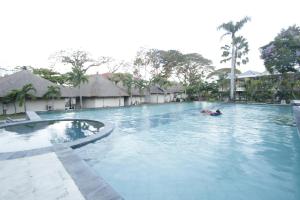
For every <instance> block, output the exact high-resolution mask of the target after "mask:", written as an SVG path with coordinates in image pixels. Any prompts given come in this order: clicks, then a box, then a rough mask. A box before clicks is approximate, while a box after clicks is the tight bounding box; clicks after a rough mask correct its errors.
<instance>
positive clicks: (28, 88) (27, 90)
mask: <svg viewBox="0 0 300 200" xmlns="http://www.w3.org/2000/svg"><path fill="white" fill-rule="evenodd" d="M33 93H36V89H35V88H34V87H33V85H32V84H31V83H30V84H26V85H24V86H23V87H22V88H21V90H19V91H18V92H17V99H16V100H17V102H19V106H20V107H21V106H23V105H24V107H25V111H26V105H25V103H26V99H28V98H30V99H35V96H34V94H33Z"/></svg>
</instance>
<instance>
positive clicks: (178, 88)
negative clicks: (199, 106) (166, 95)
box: [167, 83, 184, 93]
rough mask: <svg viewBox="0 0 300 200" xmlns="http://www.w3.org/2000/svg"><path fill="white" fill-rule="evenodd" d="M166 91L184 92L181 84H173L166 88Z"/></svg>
mask: <svg viewBox="0 0 300 200" xmlns="http://www.w3.org/2000/svg"><path fill="white" fill-rule="evenodd" d="M167 91H168V92H170V93H182V92H184V87H183V85H181V84H179V83H178V84H174V85H172V86H170V87H168V88H167Z"/></svg>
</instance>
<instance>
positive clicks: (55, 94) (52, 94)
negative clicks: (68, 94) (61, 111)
mask: <svg viewBox="0 0 300 200" xmlns="http://www.w3.org/2000/svg"><path fill="white" fill-rule="evenodd" d="M60 96H61V93H60V87H58V86H56V85H51V86H48V90H47V92H46V93H45V94H44V98H46V99H51V101H52V108H54V99H55V98H59V97H60Z"/></svg>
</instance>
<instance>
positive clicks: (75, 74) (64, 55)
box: [54, 50, 110, 108]
mask: <svg viewBox="0 0 300 200" xmlns="http://www.w3.org/2000/svg"><path fill="white" fill-rule="evenodd" d="M54 58H56V59H57V60H58V61H59V62H61V63H63V64H65V65H71V66H72V71H71V72H69V73H67V77H68V81H69V82H70V83H71V84H72V85H73V86H74V87H78V89H79V98H80V108H82V95H81V84H83V83H85V82H87V81H88V78H87V76H86V72H87V71H88V70H89V69H90V68H91V67H96V66H100V65H103V64H105V63H107V62H108V61H109V60H110V58H108V57H101V58H99V59H97V60H95V59H93V58H91V56H90V54H89V53H87V52H85V51H81V50H76V51H60V52H58V53H56V54H55V55H54Z"/></svg>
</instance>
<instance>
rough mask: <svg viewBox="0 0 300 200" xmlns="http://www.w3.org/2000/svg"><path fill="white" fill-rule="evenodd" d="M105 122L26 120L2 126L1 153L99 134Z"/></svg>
mask: <svg viewBox="0 0 300 200" xmlns="http://www.w3.org/2000/svg"><path fill="white" fill-rule="evenodd" d="M103 127H104V124H103V123H101V122H97V121H90V120H60V121H58V120H48V121H34V122H24V123H20V124H16V125H8V126H5V127H3V128H0V153H5V152H16V151H25V150H32V149H38V148H44V147H49V146H52V145H53V144H54V145H55V144H62V143H67V142H72V141H75V140H78V139H82V138H85V137H88V136H92V135H95V134H97V133H98V132H99V131H100V129H101V128H103Z"/></svg>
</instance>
